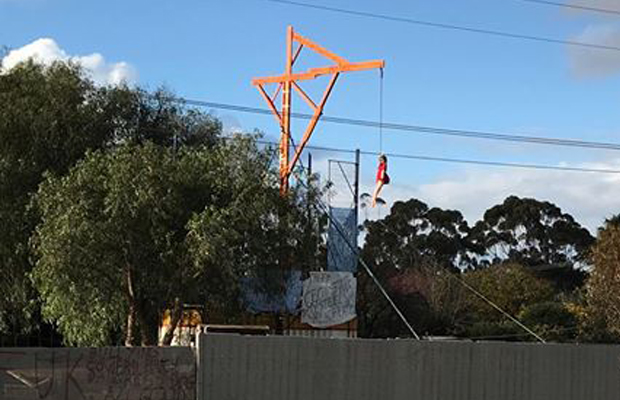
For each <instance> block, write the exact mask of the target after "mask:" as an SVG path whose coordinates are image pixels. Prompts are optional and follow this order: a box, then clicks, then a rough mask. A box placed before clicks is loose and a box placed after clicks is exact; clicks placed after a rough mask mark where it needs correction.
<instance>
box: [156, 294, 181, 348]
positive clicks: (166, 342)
mask: <svg viewBox="0 0 620 400" xmlns="http://www.w3.org/2000/svg"><path fill="white" fill-rule="evenodd" d="M181 317H183V306H182V303H181V299H179V298H178V297H177V298H176V299H174V308H173V309H172V315H171V316H170V327H169V328H168V330H167V331H166V334H165V335H164V337H163V338H162V340H161V345H162V346H170V343H172V339H173V338H174V331H175V330H176V328H177V326H178V325H179V321H181Z"/></svg>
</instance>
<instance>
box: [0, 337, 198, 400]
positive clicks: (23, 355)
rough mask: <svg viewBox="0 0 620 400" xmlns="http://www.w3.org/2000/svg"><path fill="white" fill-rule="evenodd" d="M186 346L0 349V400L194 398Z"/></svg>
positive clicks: (192, 371) (193, 369)
mask: <svg viewBox="0 0 620 400" xmlns="http://www.w3.org/2000/svg"><path fill="white" fill-rule="evenodd" d="M195 398H196V362H195V356H194V352H193V350H192V349H190V348H186V347H185V348H184V347H175V348H156V347H155V348H153V347H149V348H118V347H116V348H100V349H76V348H61V349H45V348H34V349H33V348H13V349H11V348H0V399H1V400H83V399H84V400H194V399H195Z"/></svg>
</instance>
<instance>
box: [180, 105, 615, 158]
mask: <svg viewBox="0 0 620 400" xmlns="http://www.w3.org/2000/svg"><path fill="white" fill-rule="evenodd" d="M176 100H177V101H179V102H182V103H185V104H189V105H194V106H199V107H207V108H215V109H221V110H229V111H237V112H244V113H253V114H260V115H272V112H271V110H268V109H266V108H258V107H249V106H241V105H235V104H226V103H216V102H210V101H202V100H192V99H185V98H177V99H176ZM291 117H293V118H297V119H306V120H309V119H311V118H312V117H313V116H312V115H310V114H305V113H291ZM321 120H323V121H324V122H329V123H334V124H341V125H351V126H361V127H366V128H379V127H383V128H384V129H390V130H393V131H403V132H413V133H421V134H429V135H441V136H454V137H464V138H475V139H484V140H496V141H506V142H517V143H530V144H538V145H550V146H564V147H578V148H586V149H597V150H614V151H620V144H619V143H609V142H594V141H586V140H576V139H560V138H550V137H536V136H528V135H516V134H507V133H498V132H484V131H474V130H464V129H450V128H439V127H431V126H424V125H411V124H397V123H391V122H383V123H380V122H376V121H370V120H363V119H354V118H343V117H333V116H327V115H323V116H322V117H321Z"/></svg>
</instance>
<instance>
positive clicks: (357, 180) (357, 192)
mask: <svg viewBox="0 0 620 400" xmlns="http://www.w3.org/2000/svg"><path fill="white" fill-rule="evenodd" d="M353 188H354V192H355V199H354V203H353V204H355V223H356V224H357V221H358V220H359V214H358V213H359V203H360V150H359V149H356V150H355V184H354V186H353ZM357 234H358V230H357V229H356V230H355V239H356V242H355V245H356V246H357Z"/></svg>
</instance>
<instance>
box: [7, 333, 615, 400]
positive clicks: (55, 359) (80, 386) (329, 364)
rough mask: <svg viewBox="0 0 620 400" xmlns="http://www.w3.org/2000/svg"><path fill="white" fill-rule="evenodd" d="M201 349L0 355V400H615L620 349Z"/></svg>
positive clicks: (308, 343)
mask: <svg viewBox="0 0 620 400" xmlns="http://www.w3.org/2000/svg"><path fill="white" fill-rule="evenodd" d="M198 343H199V346H198V349H197V353H194V351H193V349H191V348H187V347H185V348H184V347H175V348H130V349H126V348H102V349H75V348H63V349H45V348H36V349H32V348H8V349H6V348H5V349H0V399H1V400H31V399H32V400H35V399H37V400H40V399H44V400H82V399H85V400H111V399H114V400H194V399H197V400H267V399H268V400H310V399H316V400H330V399H334V400H335V399H338V400H347V399H355V400H370V399H381V400H400V399H407V400H418V399H419V400H455V399H458V400H608V399H609V400H612V399H613V400H618V399H620V346H602V345H601V346H592V345H588V346H586V345H583V346H580V345H540V344H509V343H469V342H415V341H408V340H357V339H316V338H312V339H310V338H299V337H282V336H280V337H257V336H235V335H217V334H208V335H202V336H200V338H199V340H198ZM196 354H197V356H196ZM196 392H197V393H196Z"/></svg>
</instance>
